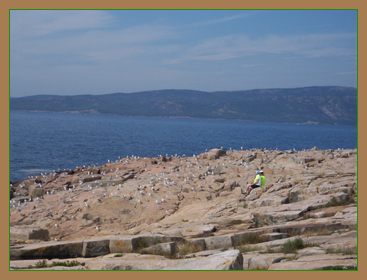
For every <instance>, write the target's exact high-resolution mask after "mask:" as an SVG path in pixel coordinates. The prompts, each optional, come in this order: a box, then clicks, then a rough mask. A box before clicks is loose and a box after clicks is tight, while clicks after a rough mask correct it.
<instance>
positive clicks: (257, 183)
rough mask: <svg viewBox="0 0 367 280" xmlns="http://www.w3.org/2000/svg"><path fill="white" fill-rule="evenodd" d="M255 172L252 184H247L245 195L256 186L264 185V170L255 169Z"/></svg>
mask: <svg viewBox="0 0 367 280" xmlns="http://www.w3.org/2000/svg"><path fill="white" fill-rule="evenodd" d="M256 174H257V175H256V177H255V180H254V182H253V183H252V184H248V185H247V189H246V191H245V194H247V195H249V194H250V193H251V191H252V190H253V189H256V188H259V187H262V186H264V185H265V182H266V178H265V176H264V171H262V170H260V171H258V170H256Z"/></svg>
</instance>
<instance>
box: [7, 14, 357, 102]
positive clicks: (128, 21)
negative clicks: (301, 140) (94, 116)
mask: <svg viewBox="0 0 367 280" xmlns="http://www.w3.org/2000/svg"><path fill="white" fill-rule="evenodd" d="M329 85H334V86H351V87H356V86H357V11H356V10H11V11H10V96H11V97H20V96H28V95H37V94H51V95H79V94H108V93H115V92H125V93H131V92H139V91H146V90H159V89H192V90H202V91H219V90H228V91H231V90H247V89H258V88H291V87H306V86H329Z"/></svg>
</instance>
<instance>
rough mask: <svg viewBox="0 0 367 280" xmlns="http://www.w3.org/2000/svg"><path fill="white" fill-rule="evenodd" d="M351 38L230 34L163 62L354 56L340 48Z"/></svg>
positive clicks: (327, 35) (354, 37)
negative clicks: (261, 56)
mask: <svg viewBox="0 0 367 280" xmlns="http://www.w3.org/2000/svg"><path fill="white" fill-rule="evenodd" d="M353 39H356V34H349V33H347V34H312V35H293V36H280V35H268V36H265V37H259V38H256V39H252V38H250V37H248V36H246V35H244V34H234V35H228V36H223V37H218V38H214V39H210V40H207V41H204V42H201V43H199V44H197V45H195V46H193V47H191V48H188V49H186V51H185V52H184V53H183V54H182V56H180V57H177V58H174V59H170V60H167V63H168V64H175V63H180V62H184V61H188V60H225V59H232V58H236V57H244V56H248V55H257V54H261V53H268V54H288V55H293V56H294V55H302V56H306V57H326V56H343V55H355V54H356V47H351V48H349V47H346V46H344V45H343V40H348V41H350V40H353ZM355 42H356V40H355Z"/></svg>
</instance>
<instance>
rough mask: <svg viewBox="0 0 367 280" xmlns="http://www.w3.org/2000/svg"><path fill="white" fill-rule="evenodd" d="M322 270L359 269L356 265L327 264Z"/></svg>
mask: <svg viewBox="0 0 367 280" xmlns="http://www.w3.org/2000/svg"><path fill="white" fill-rule="evenodd" d="M322 270H357V268H356V267H354V266H347V267H343V266H327V267H324V268H323V269H322Z"/></svg>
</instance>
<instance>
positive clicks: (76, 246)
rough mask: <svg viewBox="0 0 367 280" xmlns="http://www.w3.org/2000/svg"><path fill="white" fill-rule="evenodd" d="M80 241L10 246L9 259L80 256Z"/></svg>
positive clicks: (81, 244) (81, 243)
mask: <svg viewBox="0 0 367 280" xmlns="http://www.w3.org/2000/svg"><path fill="white" fill-rule="evenodd" d="M82 250H83V242H82V241H74V242H73V241H64V242H47V243H39V244H29V245H19V246H12V247H11V248H10V259H11V260H17V259H18V260H19V259H53V258H55V257H57V258H73V257H80V256H82Z"/></svg>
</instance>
